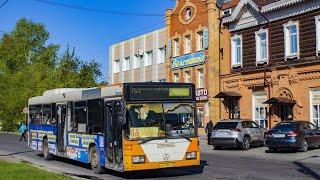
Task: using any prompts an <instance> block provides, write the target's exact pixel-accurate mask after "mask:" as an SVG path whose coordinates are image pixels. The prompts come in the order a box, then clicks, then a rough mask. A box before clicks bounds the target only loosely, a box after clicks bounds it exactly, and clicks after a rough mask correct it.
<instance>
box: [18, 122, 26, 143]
mask: <svg viewBox="0 0 320 180" xmlns="http://www.w3.org/2000/svg"><path fill="white" fill-rule="evenodd" d="M19 133H21V137H20V142H21V141H22V138H23V139H24V141H27V138H26V133H27V126H26V125H24V124H23V123H20V128H19Z"/></svg>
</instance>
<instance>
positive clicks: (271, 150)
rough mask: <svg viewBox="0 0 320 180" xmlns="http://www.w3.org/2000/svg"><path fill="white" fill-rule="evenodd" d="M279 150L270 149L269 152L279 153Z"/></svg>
mask: <svg viewBox="0 0 320 180" xmlns="http://www.w3.org/2000/svg"><path fill="white" fill-rule="evenodd" d="M277 151H278V149H277V148H269V152H277Z"/></svg>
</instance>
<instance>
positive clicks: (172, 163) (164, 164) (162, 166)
mask: <svg viewBox="0 0 320 180" xmlns="http://www.w3.org/2000/svg"><path fill="white" fill-rule="evenodd" d="M175 166H176V164H175V163H174V162H167V163H160V168H169V167H175Z"/></svg>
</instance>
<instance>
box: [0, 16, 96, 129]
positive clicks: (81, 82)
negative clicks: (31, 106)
mask: <svg viewBox="0 0 320 180" xmlns="http://www.w3.org/2000/svg"><path fill="white" fill-rule="evenodd" d="M49 37H50V34H49V32H48V31H47V30H46V28H45V25H44V24H41V23H34V22H32V21H30V20H27V19H25V18H23V19H20V20H19V21H18V22H17V23H16V26H15V28H14V29H13V30H12V31H11V32H10V33H5V34H3V36H2V37H0V123H1V124H2V130H5V131H14V130H16V125H17V123H18V122H21V121H25V117H24V115H23V113H22V110H23V108H24V107H26V106H27V104H28V99H29V98H30V97H33V96H39V95H42V93H43V92H44V91H45V90H48V89H54V88H77V87H94V86H97V82H96V80H97V79H98V78H99V77H100V76H101V75H102V73H101V70H100V68H101V65H100V64H99V63H97V62H96V61H94V60H91V61H84V60H82V59H80V58H79V57H77V56H76V53H75V49H74V48H73V49H72V50H70V48H69V47H68V48H67V49H66V50H65V51H64V52H63V53H62V55H59V50H60V45H58V44H48V39H49Z"/></svg>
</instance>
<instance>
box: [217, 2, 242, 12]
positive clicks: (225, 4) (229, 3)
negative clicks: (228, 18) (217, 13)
mask: <svg viewBox="0 0 320 180" xmlns="http://www.w3.org/2000/svg"><path fill="white" fill-rule="evenodd" d="M239 2H240V0H232V1H230V2H227V3H224V4H223V6H222V8H221V9H222V10H226V9H229V8H233V7H236V6H237V4H238V3H239Z"/></svg>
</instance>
